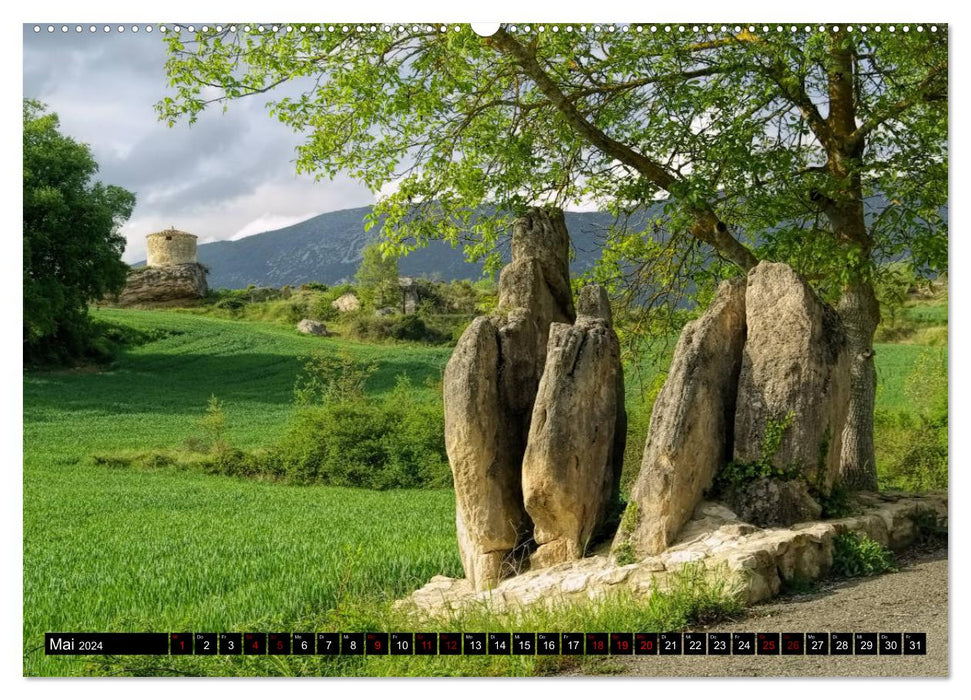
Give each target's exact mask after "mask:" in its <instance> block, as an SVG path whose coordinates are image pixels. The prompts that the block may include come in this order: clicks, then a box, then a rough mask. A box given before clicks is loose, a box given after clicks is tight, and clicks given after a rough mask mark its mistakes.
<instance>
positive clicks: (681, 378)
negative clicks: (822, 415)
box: [615, 280, 745, 556]
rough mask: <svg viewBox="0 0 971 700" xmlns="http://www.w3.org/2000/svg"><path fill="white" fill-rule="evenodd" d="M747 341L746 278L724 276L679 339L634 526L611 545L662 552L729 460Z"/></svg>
mask: <svg viewBox="0 0 971 700" xmlns="http://www.w3.org/2000/svg"><path fill="white" fill-rule="evenodd" d="M744 343H745V281H744V280H736V281H732V282H723V283H722V285H721V287H719V289H718V294H717V295H716V296H715V299H714V301H712V303H711V305H710V306H709V307H708V309H707V310H706V311H705V313H704V314H703V315H702V316H701V318H698V319H696V320H694V321H691V322H690V323H688V324H687V325H686V326H685V327H684V330H683V331H682V333H681V337H680V339H679V340H678V345H677V347H676V349H675V351H674V359H673V360H672V362H671V369H670V371H669V373H668V378H667V381H666V382H665V383H664V386H663V387H662V388H661V391H660V393H659V394H658V396H657V400H656V401H655V402H654V409H653V411H652V413H651V427H650V431H649V432H648V436H647V444H646V446H645V448H644V456H643V460H642V462H641V470H640V473H639V474H638V477H637V481H636V483H635V485H634V488H633V490H632V493H631V497H632V501H633V503H634V504H636V505H635V506H631V507H632V508H636V511H634V512H633V513H632V515H633V516H636V525H635V527H634V529H633V531H632V532H623V531H618V533H617V536H616V538H615V546H620V545H625V544H627V543H629V544H630V545H631V546H632V547H633V550H634V551H635V552H636V553H638V554H640V555H642V556H643V555H648V554H659V553H660V552H662V551H664V550H665V549H666V548H667V546H668V545H669V544H670V543H671V542H672V541H674V538H675V536H676V535H677V533H678V530H679V529H680V528H681V526H682V525H684V523H685V522H686V521H687V520H688V519H689V518H690V517H691V514H692V513H693V512H694V510H695V507H696V506H697V505H698V503H699V502H700V501H701V498H702V495H703V494H704V492H705V490H706V489H707V488H708V487H709V486H710V485H711V482H712V479H713V478H714V476H715V474H716V472H717V471H718V469H719V468H720V467H721V466H722V465H724V464H725V463H726V462H727V461H729V460H730V459H731V449H732V448H731V446H732V431H733V427H734V420H735V395H736V388H737V383H738V373H739V367H740V365H741V358H742V347H743V345H744Z"/></svg>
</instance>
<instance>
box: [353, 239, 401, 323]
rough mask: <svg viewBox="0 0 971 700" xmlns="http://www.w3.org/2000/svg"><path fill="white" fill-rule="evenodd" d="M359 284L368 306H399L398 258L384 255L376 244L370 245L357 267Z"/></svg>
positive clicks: (359, 291)
mask: <svg viewBox="0 0 971 700" xmlns="http://www.w3.org/2000/svg"><path fill="white" fill-rule="evenodd" d="M357 286H358V293H359V294H360V296H361V301H363V302H364V303H365V304H367V305H368V306H372V307H377V308H380V307H382V306H398V305H399V302H400V300H401V292H400V291H399V289H398V259H397V258H395V257H393V256H390V257H386V256H384V255H383V254H382V252H381V249H380V248H379V247H378V246H377V245H376V244H373V243H372V244H370V245H368V246H367V247H365V248H364V257H363V259H362V260H361V266H360V267H358V268H357Z"/></svg>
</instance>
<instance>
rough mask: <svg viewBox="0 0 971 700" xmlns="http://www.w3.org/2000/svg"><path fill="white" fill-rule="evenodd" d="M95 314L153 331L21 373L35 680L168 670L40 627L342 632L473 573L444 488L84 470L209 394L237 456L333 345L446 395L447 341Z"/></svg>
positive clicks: (28, 623)
mask: <svg viewBox="0 0 971 700" xmlns="http://www.w3.org/2000/svg"><path fill="white" fill-rule="evenodd" d="M95 315H96V317H97V318H98V319H101V320H104V321H109V322H112V323H115V324H121V325H127V326H129V327H132V328H135V329H137V330H140V331H144V332H147V333H151V334H152V335H153V337H154V338H155V339H154V340H151V341H150V342H147V343H145V344H143V345H140V346H138V347H135V348H132V349H131V350H129V351H127V352H126V353H125V354H124V355H123V356H122V357H121V358H120V359H119V361H117V362H116V363H114V364H113V365H112V366H111V367H110V368H108V369H106V370H104V371H85V370H73V371H64V372H31V373H27V374H25V376H24V383H23V393H24V654H25V655H24V673H25V674H26V675H87V674H91V673H102V672H104V673H161V672H163V671H160V670H158V669H154V670H153V669H152V668H151V667H149V666H146V665H145V664H144V663H143V664H142V665H141V666H135V667H124V666H111V665H110V664H109V666H108V667H107V668H105V667H101V666H92V662H91V661H90V660H88V661H84V660H77V659H70V658H67V657H46V656H44V654H43V651H42V650H41V646H42V641H43V633H44V632H45V631H85V630H87V631H113V630H114V631H124V630H127V631H151V630H160V631H162V630H165V631H175V630H186V631H189V630H202V629H203V628H205V629H207V630H210V631H232V630H239V631H242V630H246V629H248V630H250V631H252V630H254V629H255V630H267V629H268V628H269V627H270V626H277V627H278V629H280V630H284V631H288V630H290V631H298V630H299V628H300V627H301V626H305V625H314V626H316V628H317V629H322V628H323V627H321V626H322V625H328V624H333V625H335V629H336V625H339V624H341V623H342V622H346V621H347V619H348V618H347V617H346V615H353V614H355V612H354V611H361V610H365V611H367V610H371V611H377V610H384V609H386V608H385V607H384V606H385V605H386V604H387V603H388V602H389V601H391V600H393V599H394V598H396V597H400V596H401V595H403V594H405V593H407V592H409V591H410V590H412V589H413V588H415V587H417V586H419V585H421V584H423V583H424V582H425V581H427V580H428V579H429V578H430V577H432V576H434V575H436V574H445V575H451V576H455V575H460V573H461V566H460V563H459V560H458V555H457V550H456V546H455V525H454V500H453V496H452V493H451V491H449V490H424V491H382V492H378V491H366V490H356V489H341V488H334V487H323V486H306V487H299V486H292V485H286V484H280V483H274V482H267V481H257V480H244V479H237V478H230V477H224V476H211V475H206V474H202V473H198V472H193V471H178V470H174V469H172V470H165V469H159V470H130V469H111V468H107V467H99V466H94V465H93V464H92V463H91V461H90V459H89V458H90V456H91V455H92V454H94V453H99V452H111V451H122V450H143V449H155V448H158V449H166V448H172V447H177V446H178V445H180V444H181V443H182V442H183V441H185V440H186V439H187V438H190V437H192V436H193V435H194V434H195V433H196V432H197V431H198V421H199V418H200V417H201V416H202V415H203V412H204V410H205V407H206V403H207V401H208V399H209V397H210V396H211V395H216V396H217V397H219V399H221V400H222V402H223V405H224V408H225V412H226V415H227V418H228V439H229V440H230V441H231V442H232V443H233V444H234V445H237V446H239V447H244V448H249V447H258V446H261V445H266V444H268V443H270V442H271V441H272V440H274V439H276V438H278V437H279V436H280V435H281V433H282V431H283V429H284V427H285V425H286V423H287V420H288V418H289V416H290V414H291V410H292V389H293V384H294V380H295V378H296V375H297V373H298V370H299V368H300V359H299V358H300V357H302V356H306V355H307V354H309V353H310V352H313V351H314V350H318V349H330V350H336V349H346V350H348V351H349V352H350V353H352V354H353V355H354V356H355V357H357V358H359V359H360V360H363V361H367V360H372V359H373V360H375V361H377V363H378V366H379V369H378V371H377V372H376V374H375V375H374V376H373V377H372V378H371V380H370V382H369V385H368V390H369V392H370V393H374V394H376V393H381V392H386V391H390V390H391V389H392V387H393V386H394V384H395V379H396V377H397V376H398V375H400V374H407V375H408V376H409V377H410V378H411V379H412V381H413V384H414V386H415V390H416V391H419V392H425V393H427V395H428V397H429V398H431V397H432V396H433V395H434V394H435V393H436V391H437V390H436V389H435V388H434V383H435V382H437V381H438V380H439V379H440V377H441V373H442V370H443V368H444V365H445V362H446V361H447V359H448V356H449V354H450V349H449V348H437V347H436V348H427V347H419V346H411V345H364V344H358V343H351V342H347V341H342V340H340V339H334V338H326V339H320V338H310V337H304V336H299V335H297V334H296V333H295V332H294V331H292V330H291V329H290V327H289V326H283V325H282V324H280V325H278V324H273V323H260V322H253V321H249V322H246V321H232V320H224V319H218V318H212V317H204V316H198V315H192V314H186V313H180V312H178V311H122V310H100V311H97V312H96V314H95ZM944 318H946V314H945V316H944ZM921 350H922V348H921V347H920V346H917V345H881V346H879V347H878V348H877V355H876V358H877V366H878V374H879V378H880V388H879V391H878V408H901V407H904V406H905V402H906V396H905V394H904V391H903V388H902V386H903V381H904V379H905V378H906V376H907V375H908V373H909V372H910V368H911V367H912V366H913V364H914V362H915V361H916V359H917V357H918V355H919V353H920V352H921ZM632 384H633V383H629V385H628V390H629V395H630V393H631V392H630V389H631V388H632ZM369 606H370V607H369ZM335 607H336V608H337V610H338V613H334V612H333V610H334V608H335ZM340 611H344V612H343V613H342V612H340ZM335 614H337V615H338V618H336V619H331V618H332V617H333V615H335ZM341 614H343V615H345V617H343V618H341V617H340V615H341ZM370 614H372V615H373V614H374V613H373V612H372V613H370ZM611 614H616V611H614V612H613V613H611ZM679 614H681V613H679ZM367 615H368V613H367V612H365V613H364V616H365V618H366V617H367ZM328 616H331V618H329V617H328ZM651 619H655V618H651ZM664 619H670V620H675V619H681V618H677V617H671V618H664ZM644 624H647V622H645V623H644ZM173 663H174V661H173ZM179 663H180V664H181V665H178V666H177V668H176V672H184V673H203V674H223V673H228V674H250V673H252V674H256V675H259V674H277V673H279V674H290V673H306V672H310V673H367V672H368V670H367V668H366V667H362V666H360V664H358V665H357V666H347V665H346V664H345V666H333V665H331V666H330V667H326V668H325V667H322V666H321V665H320V664H321V663H322V662H319V661H318V662H316V665H313V666H310V667H308V666H306V664H304V665H301V664H300V663H298V662H296V661H291V660H287V661H280V660H274V659H272V658H268V659H261V660H252V659H247V660H242V661H227V660H226V659H203V660H199V659H195V660H186V661H184V662H179ZM342 663H343V662H342ZM388 663H391V662H386V663H385V666H382V667H381V669H378V668H377V667H374V668H372V669H371V672H375V673H381V674H394V673H399V672H400V673H410V672H421V673H461V672H463V669H464V670H465V671H466V672H481V673H535V672H539V671H541V669H539V667H536V666H532V665H524V664H523V662H522V661H515V660H514V661H510V662H508V663H505V665H502V664H500V665H499V666H496V665H495V664H493V663H492V662H491V661H488V663H487V664H486V665H485V666H482V665H479V666H472V665H467V666H464V667H459V666H454V665H453V666H448V665H447V664H445V662H434V663H438V664H440V665H439V666H421V665H420V664H417V661H416V660H412V661H408V662H402V663H403V664H404V665H402V666H400V667H393V666H388V665H387V664H388ZM416 664H417V665H416ZM171 665H172V664H170V666H171Z"/></svg>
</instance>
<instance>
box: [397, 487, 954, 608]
mask: <svg viewBox="0 0 971 700" xmlns="http://www.w3.org/2000/svg"><path fill="white" fill-rule="evenodd" d="M857 499H858V501H857V503H858V507H859V513H858V514H857V515H853V516H850V517H846V518H840V519H837V520H827V521H819V522H810V523H803V524H800V525H797V526H794V527H791V528H765V529H763V528H758V527H755V526H754V525H751V524H749V523H744V522H741V521H740V520H738V518H737V517H736V516H735V514H734V513H733V512H731V511H730V510H728V509H727V508H725V507H724V506H722V505H719V504H716V503H711V502H702V504H701V505H699V507H698V508H697V510H696V511H695V514H694V517H693V518H692V520H690V521H689V522H688V523H687V525H686V526H685V527H684V528H683V529H682V531H681V535H680V537H679V539H678V541H677V542H676V543H675V544H674V545H673V546H671V547H670V548H668V549H667V550H666V551H664V552H663V553H661V554H660V555H657V556H649V557H645V558H643V559H641V560H640V561H638V562H636V563H633V564H627V565H625V566H620V565H618V564H616V563H615V562H614V561H613V559H612V558H610V557H608V556H603V555H601V556H593V557H587V558H585V559H579V560H576V561H573V562H566V563H563V564H559V565H557V566H552V567H549V568H546V569H540V570H537V571H529V572H526V573H524V574H522V575H520V576H517V577H515V578H512V579H508V580H506V581H502V582H501V583H499V585H498V586H496V587H495V588H494V589H492V590H490V591H476V590H475V588H474V587H473V586H472V585H471V584H470V582H469V581H468V580H466V579H454V578H448V577H446V576H435V577H434V578H432V579H431V580H430V581H429V582H428V583H427V584H426V585H425V586H424V587H422V588H420V589H419V590H417V591H415V592H414V593H412V594H411V595H410V596H408V597H407V598H405V599H403V600H400V601H398V602H397V603H396V607H397V608H398V609H401V610H404V611H410V612H412V613H414V614H416V615H418V616H419V617H434V616H440V615H447V614H449V613H451V612H454V611H461V610H464V609H468V608H476V609H478V610H487V611H491V612H495V613H502V612H506V611H510V610H516V609H519V608H523V607H528V606H532V605H543V606H548V607H555V606H557V605H560V604H570V603H577V602H583V601H591V600H596V599H598V598H601V597H603V596H606V595H609V594H611V593H614V592H621V591H629V592H631V593H633V594H635V595H637V596H638V597H644V596H647V595H649V594H650V593H651V592H652V591H654V590H663V589H664V587H665V586H666V585H667V582H668V581H669V577H670V575H671V574H672V573H677V572H680V571H681V569H682V568H683V567H685V566H687V565H691V566H697V567H701V571H702V573H704V574H705V575H707V576H710V577H712V578H713V579H715V580H720V581H724V582H725V583H727V584H728V585H729V586H730V587H731V588H732V589H734V591H735V592H736V593H737V594H738V595H739V596H740V598H741V599H742V600H744V601H745V602H747V603H748V604H753V603H758V602H760V601H763V600H767V599H768V598H771V597H772V596H775V595H777V594H778V593H779V590H780V588H781V587H782V584H783V583H784V582H796V581H798V582H807V581H812V580H815V579H819V578H821V577H823V576H825V575H826V574H827V573H828V572H829V570H830V568H831V567H832V564H833V543H834V539H835V537H836V536H837V535H838V534H839V533H841V532H858V533H861V534H866V535H867V536H869V537H870V538H872V539H873V540H875V541H877V542H879V543H880V544H882V545H884V546H887V547H889V548H891V549H893V550H901V549H905V548H906V547H908V546H910V545H911V544H912V543H913V542H914V540H915V538H916V536H917V526H916V524H915V523H916V520H917V518H918V517H919V516H918V514H919V513H921V512H922V511H929V512H931V513H934V514H936V515H938V516H941V517H947V496H946V495H944V494H940V495H937V494H933V495H925V496H904V495H892V494H859V495H858V497H857Z"/></svg>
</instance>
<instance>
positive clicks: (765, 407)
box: [734, 262, 849, 493]
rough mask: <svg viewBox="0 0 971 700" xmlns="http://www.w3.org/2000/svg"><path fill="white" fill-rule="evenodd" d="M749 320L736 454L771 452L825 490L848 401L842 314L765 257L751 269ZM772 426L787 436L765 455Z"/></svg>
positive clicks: (751, 457)
mask: <svg viewBox="0 0 971 700" xmlns="http://www.w3.org/2000/svg"><path fill="white" fill-rule="evenodd" d="M745 318H746V326H747V340H746V343H745V349H744V351H743V353H742V367H741V371H740V374H739V382H738V402H737V403H738V408H737V410H736V414H735V445H734V452H735V459H736V461H739V462H757V461H759V460H762V459H763V458H766V459H769V458H771V462H772V464H773V465H774V466H775V467H777V468H779V469H783V470H795V471H798V472H799V473H801V474H802V476H803V477H804V478H806V479H807V481H808V482H809V483H810V484H812V485H813V487H814V488H816V489H817V490H818V491H820V492H822V493H826V492H828V491H829V489H830V487H831V486H832V484H833V481H834V480H835V478H836V477H837V474H838V471H839V460H840V448H841V444H842V433H843V425H844V422H845V420H846V409H847V404H848V399H849V396H848V391H849V359H848V355H847V350H846V338H845V333H844V331H843V327H842V324H841V322H840V320H839V316H838V315H837V313H836V312H835V311H834V310H833V309H832V308H831V307H829V306H828V305H827V304H825V303H824V302H823V301H821V300H820V299H819V298H818V297H817V296H816V294H815V293H814V292H813V290H812V289H811V288H810V287H809V285H808V284H806V282H804V281H803V280H802V279H801V278H800V277H799V276H798V275H797V274H796V273H795V271H793V269H792V268H790V267H789V266H788V265H784V264H782V263H769V262H762V263H759V264H758V265H757V266H756V267H755V268H753V269H752V270H751V271H750V272H749V275H748V282H747V289H746V294H745ZM772 431H777V432H781V433H782V435H781V441H780V442H778V447H777V448H775V449H774V453H773V454H771V455H765V454H763V451H764V449H765V448H766V446H767V444H768V443H772V442H774V441H773V440H772V437H771V435H769V439H768V441H767V433H771V432H772ZM774 447H775V446H774V445H773V448H774Z"/></svg>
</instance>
